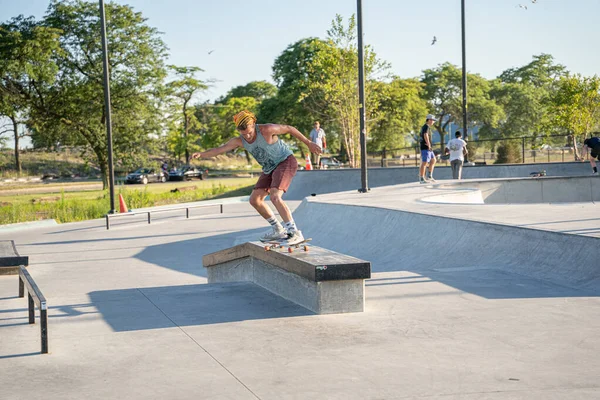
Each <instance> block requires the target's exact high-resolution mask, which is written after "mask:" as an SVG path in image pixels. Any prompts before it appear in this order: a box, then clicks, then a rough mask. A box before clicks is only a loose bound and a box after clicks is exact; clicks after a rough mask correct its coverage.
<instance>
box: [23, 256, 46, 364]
mask: <svg viewBox="0 0 600 400" xmlns="http://www.w3.org/2000/svg"><path fill="white" fill-rule="evenodd" d="M25 288H27V298H28V305H29V323H30V324H35V306H36V305H37V306H38V309H39V310H40V333H41V336H42V354H47V353H48V304H47V303H46V298H45V297H44V295H43V294H42V292H41V291H40V288H39V287H38V286H37V284H36V283H35V281H34V280H33V278H32V277H31V275H29V271H27V270H26V269H25V267H20V268H19V297H25Z"/></svg>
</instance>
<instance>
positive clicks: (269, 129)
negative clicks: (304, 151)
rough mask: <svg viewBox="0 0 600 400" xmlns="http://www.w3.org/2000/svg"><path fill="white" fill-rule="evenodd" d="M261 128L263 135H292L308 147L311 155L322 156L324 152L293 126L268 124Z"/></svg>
mask: <svg viewBox="0 0 600 400" xmlns="http://www.w3.org/2000/svg"><path fill="white" fill-rule="evenodd" d="M260 127H261V131H262V133H263V134H265V133H266V134H267V135H285V134H286V133H289V134H290V135H292V136H293V137H295V138H296V139H298V140H299V141H301V142H302V143H304V144H305V145H307V146H308V149H309V150H310V152H311V153H317V154H320V153H321V152H322V150H321V147H320V146H319V145H318V144H316V143H314V142H311V141H310V140H308V138H307V137H306V136H304V135H303V134H302V133H301V132H300V131H299V130H298V129H296V128H294V127H293V126H290V125H278V124H267V125H261V126H260Z"/></svg>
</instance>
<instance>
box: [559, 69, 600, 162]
mask: <svg viewBox="0 0 600 400" xmlns="http://www.w3.org/2000/svg"><path fill="white" fill-rule="evenodd" d="M556 86H557V90H556V91H555V92H554V93H553V95H552V97H551V98H550V102H551V104H552V108H553V115H552V122H551V123H552V124H554V125H556V126H558V127H560V128H562V129H564V130H566V131H567V132H569V133H570V134H571V138H572V140H573V148H574V155H575V159H578V158H579V154H578V152H577V143H576V141H575V135H582V136H583V137H585V136H587V135H588V134H589V133H591V132H592V131H594V130H596V129H598V128H599V127H600V77H598V76H597V75H595V76H593V77H591V78H586V77H582V76H581V75H579V74H577V75H572V76H571V75H568V76H564V77H561V78H560V79H559V80H558V82H557V85H556Z"/></svg>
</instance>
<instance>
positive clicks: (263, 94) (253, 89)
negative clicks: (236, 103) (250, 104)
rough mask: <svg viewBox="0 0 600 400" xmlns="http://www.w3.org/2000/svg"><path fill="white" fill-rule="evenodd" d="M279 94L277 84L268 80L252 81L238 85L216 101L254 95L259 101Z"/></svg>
mask: <svg viewBox="0 0 600 400" xmlns="http://www.w3.org/2000/svg"><path fill="white" fill-rule="evenodd" d="M276 95H277V86H275V85H273V84H272V83H269V82H267V81H252V82H249V83H247V84H245V85H241V86H236V87H234V88H233V89H231V90H230V91H229V92H227V94H226V95H225V96H223V97H222V98H220V99H218V100H217V101H216V102H215V103H217V104H219V103H226V102H227V100H229V99H231V98H232V97H252V98H254V99H256V101H257V102H261V101H263V100H266V99H270V98H272V97H275V96H276Z"/></svg>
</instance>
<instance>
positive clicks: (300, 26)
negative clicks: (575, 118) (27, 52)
mask: <svg viewBox="0 0 600 400" xmlns="http://www.w3.org/2000/svg"><path fill="white" fill-rule="evenodd" d="M106 1H107V2H108V1H109V0H106ZM535 1H536V2H535V3H532V0H466V48H467V50H466V54H467V70H468V71H469V72H470V73H478V74H480V75H482V76H483V77H485V78H488V79H491V78H495V77H497V76H498V75H499V74H500V73H502V71H504V70H506V69H508V68H514V67H520V66H523V65H526V64H527V63H529V62H530V61H531V60H532V56H533V55H538V54H541V53H548V54H552V55H553V56H554V57H555V60H556V62H558V63H560V64H563V65H565V66H566V67H567V69H568V70H570V71H571V72H573V73H580V74H582V75H585V76H592V75H600V51H598V45H597V39H598V37H599V34H598V31H597V27H596V26H595V25H596V24H595V23H591V22H590V21H588V22H586V16H588V17H591V18H592V20H593V19H595V18H596V16H598V15H600V0H535ZM114 2H116V3H118V4H128V5H130V6H132V7H133V8H134V10H136V11H139V12H141V13H142V15H143V16H145V17H146V18H147V19H148V21H147V23H148V25H150V26H152V27H155V28H157V29H158V30H159V31H160V32H162V33H163V34H162V38H163V40H164V42H165V43H166V45H167V46H168V47H169V49H170V56H169V60H168V63H169V64H175V65H179V66H196V67H200V68H202V69H203V70H204V72H202V73H200V74H199V75H198V77H199V78H200V79H213V80H215V81H216V82H215V84H214V85H213V87H212V88H211V89H210V90H209V91H208V92H207V93H205V94H204V95H203V97H201V98H199V99H198V100H199V101H204V100H214V99H216V98H218V97H219V96H221V95H223V94H225V93H226V92H227V91H228V90H229V89H231V88H232V87H235V86H238V85H244V84H246V83H248V82H251V81H254V80H266V81H269V82H273V80H272V65H273V62H274V60H275V59H276V58H277V56H279V55H280V54H281V53H282V52H283V51H284V50H285V49H286V47H287V46H288V45H290V44H293V43H295V42H296V41H298V40H300V39H303V38H307V37H319V38H325V37H326V35H327V30H328V29H329V27H330V26H331V21H332V20H333V19H334V18H335V16H336V14H340V15H341V16H342V17H344V19H347V18H348V17H350V16H351V15H352V14H353V13H356V7H357V4H356V3H357V2H356V1H355V0H252V1H241V0H216V1H207V0H114ZM48 4H49V1H48V0H0V21H6V20H9V19H10V18H12V17H14V16H17V15H19V14H23V15H26V16H29V15H33V16H35V17H37V18H41V17H43V15H44V14H45V12H46V10H47V8H48ZM520 5H521V6H526V7H527V9H525V8H523V7H520ZM362 7H363V33H364V42H365V44H368V45H371V46H373V48H374V50H375V52H376V53H377V55H378V56H379V58H381V59H382V60H385V61H388V62H389V63H390V64H391V72H392V73H393V74H394V75H398V76H400V77H402V78H410V77H418V76H420V75H421V74H422V71H423V70H424V69H428V68H435V67H436V66H437V65H439V64H442V63H444V62H451V63H453V64H455V65H457V66H459V67H460V66H461V64H462V61H461V57H462V55H461V19H460V15H461V1H460V0H429V1H427V2H421V1H414V0H413V1H407V0H363V1H362ZM434 36H435V37H436V38H437V42H436V43H435V45H433V46H432V45H431V42H432V39H433V37H434ZM209 52H211V53H210V54H209Z"/></svg>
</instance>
